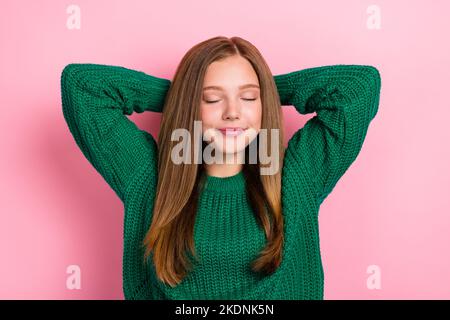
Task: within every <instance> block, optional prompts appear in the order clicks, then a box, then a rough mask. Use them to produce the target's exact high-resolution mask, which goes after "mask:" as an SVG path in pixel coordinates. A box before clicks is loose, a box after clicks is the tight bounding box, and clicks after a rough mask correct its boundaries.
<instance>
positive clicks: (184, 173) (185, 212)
mask: <svg viewBox="0 0 450 320" xmlns="http://www.w3.org/2000/svg"><path fill="white" fill-rule="evenodd" d="M234 55H240V56H242V57H244V58H245V59H247V60H248V61H249V62H250V63H251V64H252V66H253V68H254V70H255V72H256V74H257V76H258V79H259V84H260V93H261V103H262V119H261V129H267V132H268V133H267V140H268V142H269V144H270V141H272V139H271V134H272V130H271V129H278V130H279V131H278V132H279V137H278V139H279V142H280V143H279V146H280V147H279V150H278V155H279V159H278V161H279V164H280V168H282V167H283V166H282V164H283V158H284V147H283V146H284V143H283V137H284V132H283V123H282V122H283V117H282V111H281V108H280V98H279V96H278V91H277V88H276V85H275V82H274V80H273V76H272V73H271V71H270V69H269V67H268V65H267V63H266V62H265V60H264V58H263V57H262V55H261V54H260V52H259V51H258V49H257V48H256V47H255V46H254V45H252V44H251V43H250V42H248V41H247V40H244V39H242V38H240V37H232V38H227V37H223V36H218V37H214V38H211V39H208V40H205V41H203V42H201V43H198V44H197V45H195V46H194V47H192V48H191V49H190V50H189V51H188V52H187V53H186V54H185V56H184V57H183V59H182V60H181V62H180V64H179V65H178V68H177V70H176V73H175V76H174V79H173V81H172V84H171V86H170V89H169V91H168V93H167V97H166V100H165V104H164V108H163V114H162V118H161V128H160V132H159V137H158V146H159V148H158V150H159V154H158V184H157V191H156V192H157V194H156V196H155V202H154V208H153V216H152V223H151V226H150V228H149V230H148V231H147V234H146V236H145V239H144V241H143V246H144V247H145V254H144V261H147V260H148V257H149V256H150V255H151V253H153V263H154V266H155V270H156V274H157V276H158V278H159V279H160V280H161V281H163V282H164V283H166V284H169V285H170V286H172V287H174V286H176V285H177V284H178V283H179V282H181V280H182V279H183V278H184V276H185V275H186V272H187V271H188V270H190V269H191V267H192V264H191V262H190V261H189V258H188V257H187V256H186V253H187V252H186V250H189V251H190V253H192V255H193V256H194V257H196V253H195V246H194V239H193V234H194V222H195V216H196V211H197V201H198V196H199V188H198V184H199V182H200V177H201V176H202V172H203V170H204V168H203V166H202V165H201V164H197V163H190V164H185V163H182V164H174V163H173V162H172V161H171V150H172V148H173V147H174V145H175V144H176V142H174V141H171V134H172V132H173V130H175V129H179V128H184V129H186V130H188V131H189V132H190V133H191V136H194V135H193V132H194V121H195V120H201V119H200V112H199V106H200V103H201V94H202V85H203V79H204V76H205V73H206V69H207V67H208V66H209V65H210V64H211V63H212V62H214V61H218V60H221V59H224V58H227V57H230V56H234ZM257 139H259V135H258V136H257ZM192 143H194V141H192ZM201 144H202V147H203V148H204V146H205V144H204V143H203V142H202V143H201ZM258 146H259V144H258ZM248 149H249V147H248V146H247V147H246V161H245V164H244V165H243V174H244V175H245V180H246V191H247V195H248V199H249V203H250V204H251V207H252V210H253V213H254V214H255V217H256V220H257V221H258V223H259V225H260V226H261V227H262V228H263V229H264V232H265V235H266V239H267V245H266V246H265V248H264V249H263V250H262V251H261V252H260V255H259V256H258V258H257V259H255V261H253V263H252V266H251V267H252V270H253V271H255V272H264V273H265V274H270V273H272V272H274V271H275V270H276V269H277V268H278V266H279V265H280V263H281V259H282V247H283V241H284V233H283V215H282V208H281V170H278V171H277V173H276V174H273V175H260V167H261V166H262V165H261V164H260V162H259V158H258V161H257V163H256V164H250V163H248ZM191 150H192V151H193V150H194V145H192V146H191ZM268 150H271V147H270V146H269V147H268ZM200 152H201V151H200ZM200 154H201V153H200ZM193 156H194V155H193V154H191V159H193Z"/></svg>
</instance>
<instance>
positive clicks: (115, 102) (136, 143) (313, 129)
mask: <svg viewBox="0 0 450 320" xmlns="http://www.w3.org/2000/svg"><path fill="white" fill-rule="evenodd" d="M274 81H275V84H276V86H277V89H278V93H279V96H280V102H281V105H292V106H294V107H295V109H296V110H297V111H298V112H299V113H301V114H307V113H313V112H316V115H315V116H314V117H313V118H311V119H309V121H307V123H306V124H305V125H304V126H303V128H301V129H299V130H298V131H297V132H295V133H294V135H293V136H292V137H291V139H290V140H289V142H288V145H287V149H286V153H285V159H284V165H283V168H282V191H281V193H282V195H281V196H282V207H283V215H284V222H285V228H284V232H285V243H284V247H283V260H282V263H281V265H280V266H279V268H278V269H277V270H276V271H275V272H274V273H272V274H271V275H269V276H265V277H263V276H259V275H257V274H255V273H253V272H252V271H251V269H250V267H249V265H250V262H251V261H253V260H254V259H255V258H256V257H257V255H258V252H259V251H260V250H261V249H262V248H263V247H264V246H265V236H264V231H263V230H262V229H261V228H260V227H258V225H257V222H256V220H255V218H254V215H253V214H252V209H251V207H250V205H249V202H248V201H247V198H246V193H245V192H246V190H245V179H244V176H243V173H242V171H241V172H240V173H238V174H236V175H234V176H230V177H225V178H220V177H214V176H209V175H207V176H206V183H205V185H204V189H203V191H202V192H201V195H200V198H199V205H198V211H197V216H196V221H195V228H194V241H195V245H196V252H197V254H198V255H199V257H200V263H199V264H198V265H196V266H195V268H194V269H193V270H192V271H191V272H190V273H188V275H187V276H186V277H185V278H184V279H183V281H182V282H181V283H180V284H179V285H177V286H176V287H174V288H172V287H170V286H169V285H166V284H164V283H162V282H160V281H159V280H158V279H157V278H156V274H155V270H154V267H153V264H152V263H150V264H148V265H144V264H143V263H142V261H143V253H144V252H143V249H142V247H141V243H142V240H143V238H144V236H145V233H146V232H147V230H148V228H149V226H150V222H151V213H152V209H153V202H154V198H155V190H156V184H157V160H158V151H157V144H156V141H155V140H154V138H153V137H152V136H151V135H150V134H149V133H148V132H146V131H144V130H140V129H139V128H138V127H137V126H136V125H135V124H134V122H132V121H131V120H129V119H128V117H127V115H131V114H132V113H133V112H138V113H141V112H144V111H146V110H148V111H154V112H162V108H163V105H164V101H165V96H166V93H167V91H168V89H169V87H170V85H171V81H169V80H167V79H163V78H158V77H155V76H151V75H148V74H146V73H144V72H141V71H137V70H132V69H127V68H124V67H120V66H110V65H99V64H90V63H89V64H81V63H72V64H68V65H67V66H65V68H64V70H63V71H62V74H61V93H62V109H63V114H64V118H65V121H66V122H67V125H68V127H69V130H70V132H71V134H72V135H73V138H74V139H75V141H76V144H77V145H78V147H79V148H80V149H81V151H82V152H83V154H84V156H85V157H86V158H87V159H88V161H89V162H90V163H91V164H92V165H93V166H94V167H95V169H96V170H97V171H98V172H99V174H100V175H101V176H102V177H103V178H104V179H105V180H106V182H107V183H108V184H109V185H110V186H111V188H112V189H113V190H114V191H115V193H116V194H117V195H118V196H119V197H120V199H121V200H122V202H123V204H124V229H123V240H124V251H123V273H122V276H123V291H124V296H125V299H150V300H159V299H174V300H175V299H249V300H253V299H284V300H291V299H294V300H297V299H323V284H324V272H323V267H322V260H321V253H320V243H319V228H318V213H319V207H320V205H321V203H322V201H323V200H324V199H325V197H326V196H327V195H328V194H329V193H330V192H331V191H332V190H333V188H334V186H335V185H336V183H337V181H338V180H339V179H340V177H341V176H342V175H343V174H344V173H345V172H346V170H347V169H348V168H349V167H350V165H351V164H352V162H353V161H354V160H355V159H356V157H357V155H358V154H359V152H360V150H361V147H362V144H363V141H364V139H365V136H366V133H367V130H368V127H369V123H370V122H371V120H372V119H373V118H374V116H375V115H376V113H377V110H378V104H379V96H380V89H381V79H380V74H379V72H378V70H377V69H376V68H375V67H373V66H368V65H329V66H320V67H314V68H308V69H303V70H299V71H294V72H290V73H286V74H282V75H276V76H274Z"/></svg>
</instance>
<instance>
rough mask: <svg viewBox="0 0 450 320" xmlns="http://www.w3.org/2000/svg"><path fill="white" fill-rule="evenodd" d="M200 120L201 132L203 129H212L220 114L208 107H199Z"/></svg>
mask: <svg viewBox="0 0 450 320" xmlns="http://www.w3.org/2000/svg"><path fill="white" fill-rule="evenodd" d="M200 119H201V120H202V126H203V131H204V130H205V128H209V127H214V124H215V123H216V122H217V121H218V120H220V113H218V111H217V110H216V109H215V108H208V106H201V107H200Z"/></svg>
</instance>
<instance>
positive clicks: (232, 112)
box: [223, 101, 240, 120]
mask: <svg viewBox="0 0 450 320" xmlns="http://www.w3.org/2000/svg"><path fill="white" fill-rule="evenodd" d="M239 117H240V106H239V103H238V102H234V101H229V102H228V103H227V106H226V108H225V111H224V113H223V118H224V120H234V119H239Z"/></svg>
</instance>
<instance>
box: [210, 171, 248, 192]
mask: <svg viewBox="0 0 450 320" xmlns="http://www.w3.org/2000/svg"><path fill="white" fill-rule="evenodd" d="M203 181H204V190H208V191H220V192H240V191H243V190H245V176H244V173H243V171H242V170H241V171H239V173H237V174H235V175H233V176H229V177H215V176H210V175H208V174H207V173H206V171H205V172H204V180H203Z"/></svg>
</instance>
